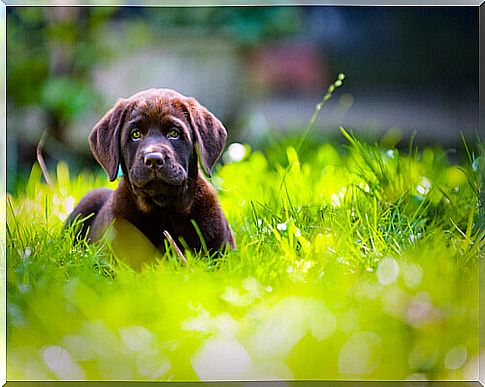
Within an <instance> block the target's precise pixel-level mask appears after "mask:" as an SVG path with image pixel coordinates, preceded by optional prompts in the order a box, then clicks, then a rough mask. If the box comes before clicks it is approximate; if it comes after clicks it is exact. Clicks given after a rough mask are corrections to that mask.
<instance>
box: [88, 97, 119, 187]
mask: <svg viewBox="0 0 485 387" xmlns="http://www.w3.org/2000/svg"><path fill="white" fill-rule="evenodd" d="M126 106H127V101H126V100H124V99H119V100H118V102H117V103H116V105H115V106H113V107H112V108H111V109H110V110H109V111H108V112H107V113H106V114H105V115H104V116H103V118H101V120H100V121H99V122H98V123H97V124H96V125H95V126H94V128H93V129H92V130H91V133H89V146H90V148H91V151H92V152H93V155H94V157H95V158H96V160H97V161H98V163H99V164H101V166H102V167H103V168H104V170H105V171H106V172H107V173H108V176H109V180H110V181H114V180H115V179H116V177H117V175H118V165H119V163H120V131H121V128H122V127H123V123H124V121H125V116H126V111H127V109H126Z"/></svg>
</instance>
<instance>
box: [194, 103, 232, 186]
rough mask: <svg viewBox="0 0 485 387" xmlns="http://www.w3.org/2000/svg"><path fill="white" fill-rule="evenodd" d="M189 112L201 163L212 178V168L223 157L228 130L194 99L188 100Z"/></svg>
mask: <svg viewBox="0 0 485 387" xmlns="http://www.w3.org/2000/svg"><path fill="white" fill-rule="evenodd" d="M187 110H188V113H189V119H190V124H191V126H192V133H193V137H194V147H195V151H196V152H197V157H198V159H199V163H200V164H201V166H202V168H203V169H204V172H205V173H206V174H207V176H209V177H210V176H211V170H212V167H213V166H214V164H215V163H216V161H217V160H218V159H219V157H220V156H221V154H222V151H223V149H224V145H225V144H226V138H227V131H226V128H225V127H224V125H222V122H221V121H219V120H218V119H217V118H216V117H215V116H214V115H213V114H212V113H211V112H209V111H208V110H207V109H206V108H205V107H204V106H202V105H200V104H199V103H198V102H197V101H196V100H195V99H193V98H188V106H187Z"/></svg>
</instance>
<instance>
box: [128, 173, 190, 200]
mask: <svg viewBox="0 0 485 387" xmlns="http://www.w3.org/2000/svg"><path fill="white" fill-rule="evenodd" d="M186 182H187V178H186V177H185V176H180V175H179V176H161V175H160V174H158V173H157V174H154V175H152V176H151V178H150V179H148V180H143V181H132V184H133V186H134V188H135V189H136V190H137V191H141V192H142V193H143V195H144V196H149V197H150V198H151V199H152V200H153V201H155V202H157V203H162V202H166V201H167V200H170V199H172V198H174V197H176V196H179V195H180V194H182V193H183V192H184V190H185V186H186Z"/></svg>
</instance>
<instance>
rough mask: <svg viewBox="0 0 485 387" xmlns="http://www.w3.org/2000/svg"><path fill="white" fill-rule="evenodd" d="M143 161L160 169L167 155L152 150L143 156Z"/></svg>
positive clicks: (150, 166) (151, 166) (153, 167)
mask: <svg viewBox="0 0 485 387" xmlns="http://www.w3.org/2000/svg"><path fill="white" fill-rule="evenodd" d="M143 162H144V163H145V165H146V166H147V167H149V168H151V169H159V168H161V167H162V165H163V163H164V162H165V157H164V156H163V154H161V153H160V152H150V153H147V154H146V155H145V156H143Z"/></svg>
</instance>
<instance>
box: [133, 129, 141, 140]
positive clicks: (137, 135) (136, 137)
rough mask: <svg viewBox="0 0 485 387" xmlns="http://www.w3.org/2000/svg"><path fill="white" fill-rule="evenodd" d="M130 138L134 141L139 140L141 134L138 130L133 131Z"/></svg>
mask: <svg viewBox="0 0 485 387" xmlns="http://www.w3.org/2000/svg"><path fill="white" fill-rule="evenodd" d="M130 136H131V139H132V140H139V139H140V138H141V132H140V131H139V130H138V129H133V130H132V131H131V133H130Z"/></svg>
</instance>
